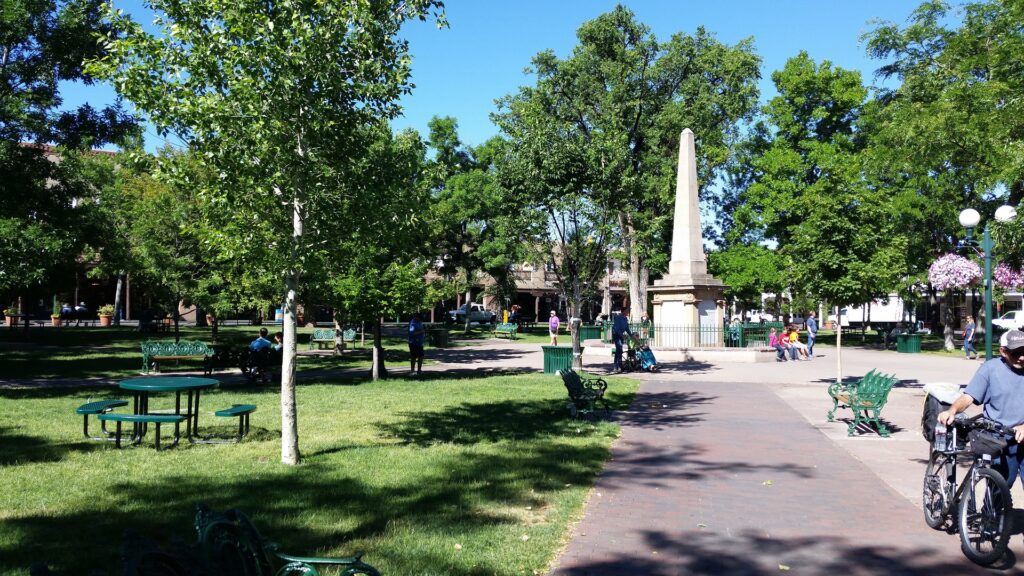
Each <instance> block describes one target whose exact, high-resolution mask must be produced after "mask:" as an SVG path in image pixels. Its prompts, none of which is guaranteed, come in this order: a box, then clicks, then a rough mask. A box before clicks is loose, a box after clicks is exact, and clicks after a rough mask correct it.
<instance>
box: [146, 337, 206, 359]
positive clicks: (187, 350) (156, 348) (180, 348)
mask: <svg viewBox="0 0 1024 576" xmlns="http://www.w3.org/2000/svg"><path fill="white" fill-rule="evenodd" d="M141 346H142V353H143V354H144V355H146V356H213V353H214V350H213V348H211V347H210V346H208V345H207V344H206V343H205V342H199V341H198V340H182V341H180V342H174V341H173V340H147V341H145V342H143V343H142V344H141Z"/></svg>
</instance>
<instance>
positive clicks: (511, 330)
mask: <svg viewBox="0 0 1024 576" xmlns="http://www.w3.org/2000/svg"><path fill="white" fill-rule="evenodd" d="M518 331H519V324H515V323H513V322H504V323H501V324H495V325H494V328H493V329H491V336H492V337H493V336H494V335H495V334H497V333H498V332H503V333H505V334H508V338H509V340H515V339H516V333H517V332H518Z"/></svg>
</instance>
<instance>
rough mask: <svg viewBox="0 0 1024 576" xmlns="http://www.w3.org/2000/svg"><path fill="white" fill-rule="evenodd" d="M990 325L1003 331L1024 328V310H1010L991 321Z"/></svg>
mask: <svg viewBox="0 0 1024 576" xmlns="http://www.w3.org/2000/svg"><path fill="white" fill-rule="evenodd" d="M992 325H993V326H996V327H998V328H1002V329H1003V330H1017V329H1018V328H1020V327H1021V326H1024V310H1010V311H1009V312H1007V313H1006V314H1003V315H1002V316H1000V317H999V318H996V319H995V320H993V321H992Z"/></svg>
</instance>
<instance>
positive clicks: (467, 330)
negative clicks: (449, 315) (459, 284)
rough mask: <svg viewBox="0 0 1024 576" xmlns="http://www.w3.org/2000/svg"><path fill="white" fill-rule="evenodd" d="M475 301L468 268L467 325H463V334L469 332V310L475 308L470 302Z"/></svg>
mask: <svg viewBox="0 0 1024 576" xmlns="http://www.w3.org/2000/svg"><path fill="white" fill-rule="evenodd" d="M472 301H473V286H472V285H470V284H469V270H466V325H465V326H463V329H462V334H463V335H466V334H469V311H470V310H471V309H472V308H473V307H472V306H471V305H470V302H472Z"/></svg>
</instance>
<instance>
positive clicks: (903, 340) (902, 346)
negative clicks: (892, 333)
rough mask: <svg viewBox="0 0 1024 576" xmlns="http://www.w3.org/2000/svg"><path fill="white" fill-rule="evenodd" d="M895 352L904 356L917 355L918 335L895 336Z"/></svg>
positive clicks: (918, 349)
mask: <svg viewBox="0 0 1024 576" xmlns="http://www.w3.org/2000/svg"><path fill="white" fill-rule="evenodd" d="M896 351H897V352H903V353H904V354H917V353H918V352H920V351H921V335H920V334H899V335H897V336H896Z"/></svg>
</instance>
